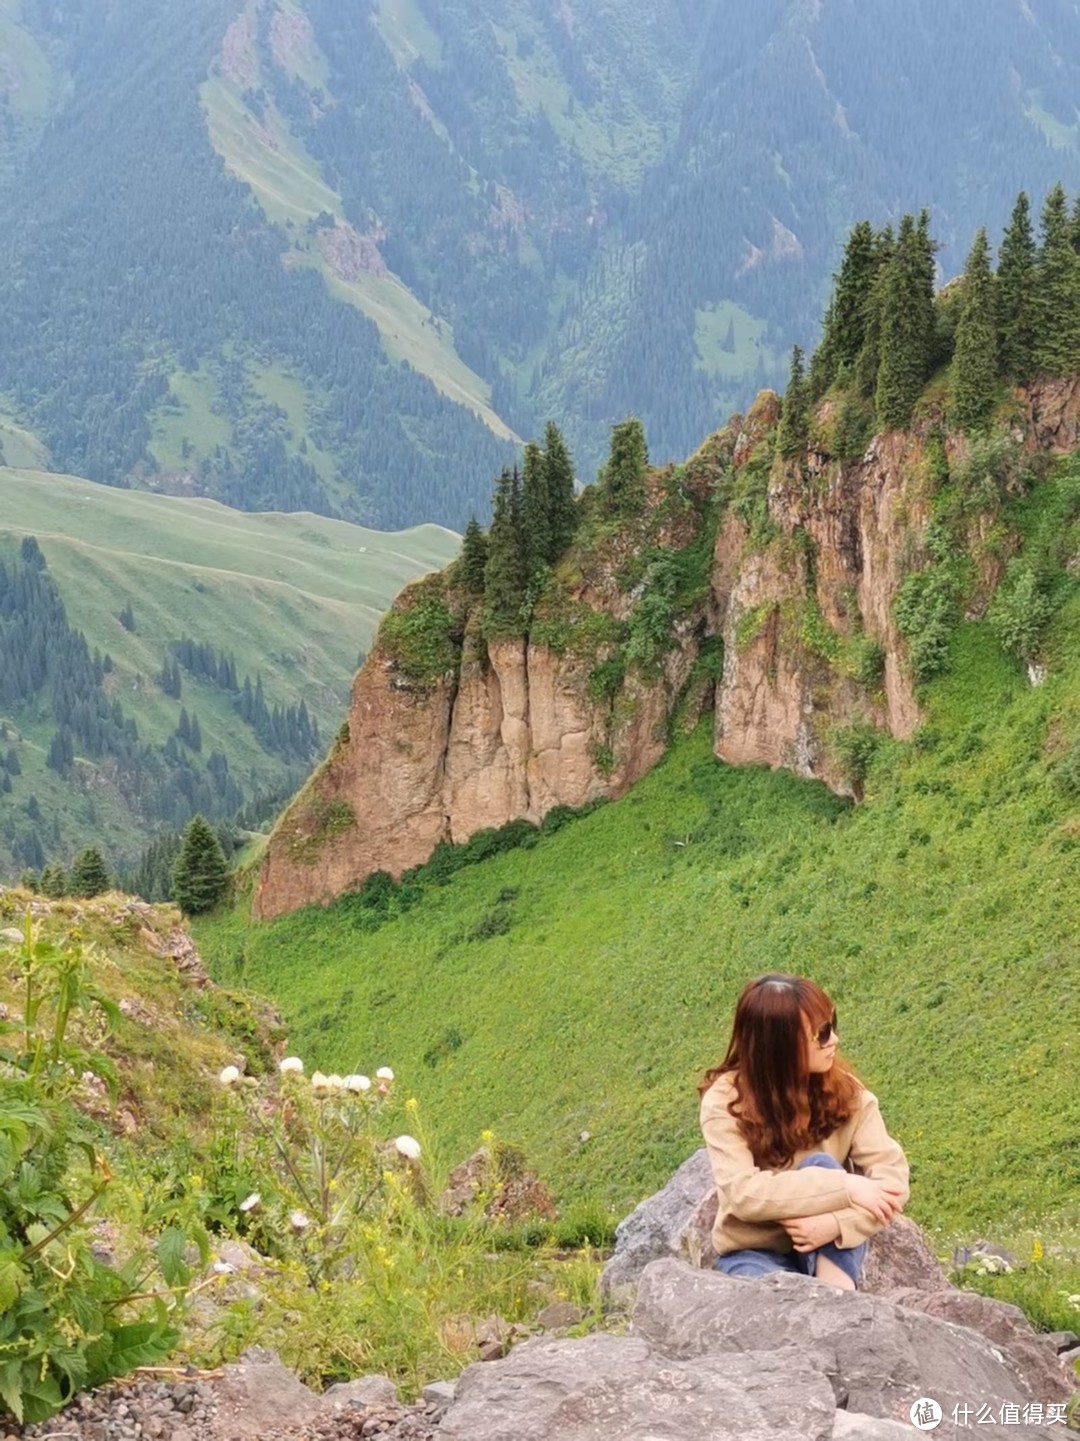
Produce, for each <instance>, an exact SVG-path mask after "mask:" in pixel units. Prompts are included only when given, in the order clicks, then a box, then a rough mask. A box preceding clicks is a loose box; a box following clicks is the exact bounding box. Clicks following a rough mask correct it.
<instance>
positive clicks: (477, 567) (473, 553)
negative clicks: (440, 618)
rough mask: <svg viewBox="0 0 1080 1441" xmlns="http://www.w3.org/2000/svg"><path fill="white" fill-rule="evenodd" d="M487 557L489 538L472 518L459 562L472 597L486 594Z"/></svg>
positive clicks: (466, 528) (464, 582) (473, 517)
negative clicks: (485, 570)
mask: <svg viewBox="0 0 1080 1441" xmlns="http://www.w3.org/2000/svg"><path fill="white" fill-rule="evenodd" d="M487 555H488V543H487V536H486V535H485V534H484V532H483V531H482V530H481V529H480V522H479V521H478V520H477V519H476V517H475V516H472V517H470V520H469V523H468V525H467V526H466V527H465V538H464V540H463V541H462V543H461V556H460V558H459V560H458V575H459V576H460V578H461V584H462V585H463V586H464V587H465V589H466V590H467V591H468V593H469V594H470V595H483V593H484V567H485V566H486V565H487ZM360 665H363V661H360Z"/></svg>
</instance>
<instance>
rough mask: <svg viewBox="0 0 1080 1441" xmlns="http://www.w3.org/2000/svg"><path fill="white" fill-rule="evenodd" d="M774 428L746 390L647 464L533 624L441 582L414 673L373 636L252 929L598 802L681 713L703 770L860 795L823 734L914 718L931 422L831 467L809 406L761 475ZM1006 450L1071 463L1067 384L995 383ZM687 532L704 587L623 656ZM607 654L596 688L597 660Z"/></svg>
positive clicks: (650, 753) (893, 730) (1072, 391)
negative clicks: (714, 764) (726, 415)
mask: <svg viewBox="0 0 1080 1441" xmlns="http://www.w3.org/2000/svg"><path fill="white" fill-rule="evenodd" d="M778 414H779V402H778V400H777V397H776V396H775V395H773V394H772V393H771V392H764V393H763V394H762V396H760V397H759V399H758V401H757V402H756V403H755V405H754V407H753V408H752V410H751V411H750V413H749V414H748V415H747V416H746V417H745V419H744V418H743V417H735V418H733V420H732V421H731V423H730V424H729V425H728V426H727V427H726V428H725V430H723V431H721V432H718V433H717V435H716V436H713V437H711V438H710V440H709V441H707V442H706V444H705V445H704V446H703V447H702V449H701V451H700V452H699V453H698V455H697V456H695V457H694V458H693V459H692V460H691V461H690V462H689V463H688V464H687V466H686V467H685V468H683V469H681V470H680V469H678V468H669V469H668V470H667V471H664V472H654V473H653V475H652V478H651V481H650V488H649V493H648V496H647V499H646V504H645V506H644V508H643V514H642V515H641V516H638V517H634V518H631V520H629V521H627V522H626V523H625V526H624V529H623V531H622V533H621V534H618V535H614V534H612V532H611V527H607V528H606V529H605V527H603V526H601V527H598V528H596V529H595V530H594V532H593V535H592V539H591V540H590V541H589V542H588V543H586V544H584V545H580V546H578V547H576V548H575V550H574V551H573V552H572V553H571V556H570V563H569V564H568V565H567V566H565V567H560V569H559V571H558V572H557V573H556V576H555V578H554V580H553V582H552V585H551V587H550V590H549V593H548V594H547V595H546V597H545V598H542V599H541V605H540V612H538V617H540V618H542V619H543V620H544V622H545V623H544V624H540V625H537V624H535V623H534V625H533V628H532V630H531V632H530V635H529V636H528V637H526V636H516V637H505V636H502V637H491V638H489V639H487V640H486V641H485V640H484V639H483V626H482V624H481V616H480V614H479V612H478V610H477V608H476V606H475V604H472V606H471V608H470V602H469V601H468V598H465V599H463V598H462V597H461V596H460V595H455V594H454V593H453V585H454V582H453V578H452V575H448V576H444V577H442V578H440V580H439V585H440V586H441V590H439V593H438V601H437V604H438V605H439V606H443V607H444V613H445V615H446V618H447V620H448V622H450V623H451V628H452V634H451V633H450V632H448V634H447V636H446V637H443V640H444V641H445V646H446V649H445V653H444V652H439V654H440V655H442V656H443V657H444V659H445V664H441V666H438V667H436V668H435V669H434V670H433V671H431V670H428V669H424V670H423V671H422V673H420V674H418V673H417V670H416V667H415V666H414V667H413V668H412V669H410V667H409V666H408V665H406V664H403V661H402V656H401V653H400V648H397V647H395V646H394V645H393V644H391V643H390V642H389V641H387V639H386V638H385V635H383V634H381V635H380V642H379V644H378V645H376V647H375V648H374V650H373V651H372V653H371V655H370V656H369V658H368V660H367V662H366V664H365V666H364V668H363V670H361V672H360V673H359V675H358V676H357V678H356V681H355V684H354V688H353V695H352V705H351V708H350V713H349V720H348V725H347V727H346V728H345V731H344V733H343V735H342V737H341V738H339V740H338V742H337V744H336V745H335V747H334V749H333V751H332V752H331V754H330V756H329V758H328V760H327V761H326V763H325V764H324V766H323V767H322V768H321V769H320V771H319V772H318V773H317V774H316V775H315V777H314V778H313V779H312V781H311V782H310V783H309V784H308V786H307V787H306V788H305V790H304V791H302V792H301V793H300V795H299V796H298V797H297V799H296V800H295V801H294V802H293V804H292V805H291V806H290V807H289V809H288V811H287V812H286V813H285V815H284V816H283V817H282V819H281V821H280V822H279V824H278V826H277V828H276V830H275V832H274V834H273V836H272V837H271V840H270V844H269V846H268V848H267V852H266V855H265V858H264V861H263V866H262V871H261V875H260V879H259V884H258V888H257V892H256V896H255V902H254V908H255V912H256V914H257V915H258V916H259V917H262V918H269V917H273V916H277V915H280V914H282V913H283V912H286V911H289V910H293V909H295V908H296V907H298V906H302V905H306V904H311V903H313V902H321V903H326V902H329V901H331V900H333V899H334V898H336V897H337V896H339V895H340V894H341V893H342V892H344V891H347V890H349V889H351V888H355V887H356V886H358V885H359V884H361V883H362V882H363V881H364V879H365V878H366V877H367V876H369V875H370V874H371V873H372V872H375V871H388V872H390V874H391V875H393V876H394V877H395V878H396V877H399V876H400V875H401V874H402V873H403V872H404V871H406V870H408V869H410V868H411V867H413V866H415V865H418V864H420V863H422V862H424V861H426V860H427V859H428V857H429V856H430V855H431V853H432V851H433V850H434V848H435V847H436V846H437V845H438V844H439V843H440V842H442V841H449V842H453V843H461V842H464V841H467V840H468V839H469V838H470V837H471V836H473V835H474V834H475V833H476V832H477V831H480V830H484V829H486V828H489V827H499V826H502V825H505V824H506V823H507V822H510V821H514V820H518V819H524V820H528V821H532V822H539V821H540V820H542V818H543V817H544V816H545V815H546V814H547V813H548V812H549V811H550V810H552V809H553V808H554V807H557V806H569V807H575V808H576V807H580V806H582V805H584V804H586V803H587V802H589V801H591V800H594V799H596V798H598V797H617V796H619V795H621V794H622V793H623V792H624V791H625V790H626V789H627V788H628V787H629V786H631V785H632V784H633V783H634V782H635V781H637V780H638V779H639V778H640V777H641V776H643V775H645V774H646V772H647V771H649V770H650V769H651V767H652V766H653V765H654V764H655V763H656V761H657V760H659V758H660V756H661V755H662V754H663V752H664V749H665V746H666V743H667V738H668V735H669V734H670V729H671V722H672V719H673V716H674V715H675V714H676V712H679V711H680V710H681V711H682V712H683V713H684V714H687V715H688V716H689V718H690V719H693V718H695V717H696V715H697V714H699V713H700V711H701V708H702V707H703V706H706V707H707V706H712V707H713V708H714V712H715V720H714V727H715V732H714V734H715V741H714V745H715V751H716V754H717V756H718V757H719V758H720V759H721V760H724V761H727V762H729V763H732V764H742V763H747V762H750V763H757V764H765V765H769V766H783V767H787V768H790V769H792V770H794V771H796V772H798V773H799V774H801V775H805V776H814V777H818V778H819V779H822V780H824V781H825V782H826V783H827V784H829V785H830V786H832V787H833V788H834V789H835V790H838V791H841V792H844V793H847V794H853V795H855V796H856V797H858V795H859V784H860V782H859V777H858V776H857V775H856V774H854V773H853V771H852V767H851V765H850V757H849V756H848V757H845V753H844V740H845V733H847V737H848V739H849V741H850V739H851V737H852V736H853V735H855V733H856V732H858V731H860V730H865V729H867V728H871V727H872V728H876V729H880V730H885V731H888V732H889V733H890V734H892V735H893V736H896V737H898V738H901V739H903V738H906V737H909V736H910V735H911V734H912V732H913V731H914V729H915V727H916V725H917V724H918V721H919V707H918V702H917V698H916V694H915V689H914V685H913V682H912V679H911V674H910V669H909V663H908V655H907V649H906V644H905V642H904V639H903V637H902V636H901V635H900V633H899V631H898V628H897V624H896V620H895V618H894V603H895V601H896V597H897V594H898V592H899V591H900V588H901V586H902V584H903V582H904V579H905V577H906V576H907V575H908V574H909V573H910V572H911V570H912V569H918V568H920V567H921V566H922V565H923V564H925V563H926V560H927V547H926V539H925V529H926V525H927V522H928V519H929V516H930V502H931V498H932V493H933V482H932V479H931V478H930V472H931V470H932V465H931V456H930V453H929V452H930V446H931V443H934V444H936V443H937V441H936V439H934V437H935V436H937V435H940V431H941V420H942V418H941V416H940V415H938V416H936V417H934V416H929V415H928V416H926V417H924V418H923V419H922V420H921V421H920V422H919V423H918V424H916V425H915V426H913V428H912V429H911V430H910V431H906V432H895V431H894V432H885V433H882V434H880V435H877V436H875V437H874V438H873V439H872V440H871V441H870V442H869V444H868V448H867V450H866V452H865V453H864V455H863V456H862V457H861V458H860V459H858V460H856V461H848V462H842V461H840V460H838V459H836V458H834V457H833V456H832V454H831V451H832V449H833V448H834V447H833V445H832V442H831V441H830V440H829V439H828V437H829V435H830V434H831V433H834V432H835V429H836V424H837V420H836V417H835V416H832V415H830V414H829V409H828V405H827V404H826V405H825V406H823V407H822V410H821V412H820V413H819V415H818V417H817V418H816V422H815V425H816V431H815V434H816V435H817V437H818V439H817V440H816V442H815V445H816V447H817V448H812V449H811V450H810V451H808V452H807V454H806V455H805V456H803V457H800V458H798V459H796V460H788V461H781V460H778V459H776V458H775V457H774V447H773V436H774V433H775V427H776V422H777V418H778ZM1003 434H1005V433H1004V432H1003ZM1006 438H1007V439H1008V440H1009V443H1010V444H1012V445H1013V446H1014V447H1020V446H1022V445H1027V446H1028V447H1029V448H1030V449H1032V450H1038V451H1043V452H1062V451H1066V450H1070V449H1073V448H1075V447H1076V446H1077V445H1078V444H1080V380H1073V381H1053V382H1045V383H1040V384H1039V385H1035V386H1032V387H1030V388H1028V389H1026V390H1019V391H1017V393H1016V410H1015V419H1014V421H1013V422H1012V430H1011V437H1010V436H1006ZM967 451H968V443H967V441H966V440H964V438H963V437H961V436H946V437H945V438H944V442H943V451H942V454H943V455H944V457H945V459H946V461H947V463H948V465H949V466H950V467H951V466H953V465H957V466H962V465H963V464H964V463H965V458H966V455H967ZM755 487H756V488H755ZM718 513H719V521H718V523H716V524H715V525H714V519H715V517H716V516H717V514H718ZM992 518H993V515H992V513H991V512H985V513H984V514H983V515H982V516H981V518H976V519H974V520H973V521H972V522H971V525H972V531H971V548H972V550H973V553H975V555H976V560H977V565H976V570H977V572H978V576H979V580H978V587H977V588H978V590H979V592H980V594H981V595H982V596H983V601H982V604H985V597H987V596H988V595H989V594H990V593H991V592H992V590H993V587H994V585H996V583H997V580H998V578H999V577H1000V573H1001V567H1002V565H1003V560H1002V554H1001V548H1000V547H999V546H998V547H990V546H986V547H981V542H982V540H983V539H985V536H984V534H983V531H984V530H985V529H986V528H987V526H988V525H989V520H991V519H992ZM706 527H713V529H709V530H708V535H709V536H712V535H713V533H714V532H715V544H714V547H713V555H712V570H711V585H710V584H709V583H708V577H706V581H705V584H703V586H702V587H701V591H702V593H701V595H700V596H698V597H697V599H696V600H695V601H694V604H693V607H692V608H691V609H690V610H683V611H681V612H679V613H678V615H677V616H675V617H673V618H672V620H671V623H670V626H669V630H668V634H667V635H666V637H665V638H664V644H663V645H661V646H660V647H659V648H658V649H659V651H660V652H662V653H661V654H658V655H657V654H652V657H651V659H650V660H649V662H648V663H647V664H643V663H642V662H641V659H640V647H639V648H638V649H637V650H635V640H634V636H635V631H634V627H635V624H636V623H637V621H638V620H640V619H641V618H642V615H643V607H646V606H647V605H648V603H649V601H650V595H651V592H650V565H654V564H655V557H656V556H657V555H662V554H664V553H669V554H679V553H681V554H683V555H685V554H686V553H687V548H688V547H693V546H694V544H695V543H697V542H699V541H700V539H701V537H702V535H703V534H705V529H706ZM980 527H982V529H980ZM710 543H711V542H710ZM590 546H591V547H592V548H591V549H590ZM635 566H636V568H635ZM633 575H636V576H637V577H638V578H637V580H636V582H634V581H633V580H632V579H631V580H630V581H628V576H633ZM431 594H432V592H431V585H430V582H420V583H418V585H416V586H413V587H410V588H409V589H408V590H407V591H406V592H404V593H403V595H402V597H400V598H399V600H398V602H396V603H395V607H394V610H393V612H392V613H391V614H392V617H393V616H397V617H399V618H400V617H403V616H408V615H409V613H410V610H411V609H415V608H416V606H417V605H418V603H427V602H426V601H424V602H418V597H427V598H428V600H430V596H431ZM545 605H547V607H548V613H547V614H546V615H543V614H542V613H543V609H544V606H545ZM385 629H386V627H384V632H385ZM638 638H639V639H640V636H639V637H638ZM718 640H722V657H723V660H722V669H721V675H720V678H719V681H718V682H716V681H715V680H714V679H712V678H710V679H708V680H706V681H705V682H704V683H703V684H701V685H700V686H699V689H698V690H697V691H696V692H695V693H694V694H693V695H692V696H690V698H689V705H688V697H687V691H688V687H690V683H691V682H692V681H693V680H694V677H695V676H697V675H698V672H697V671H696V670H695V665H696V663H697V662H698V660H699V657H700V656H701V654H702V647H703V645H704V644H705V643H706V642H708V643H710V644H712V645H716V644H717V641H718ZM646 649H648V647H646ZM616 661H618V662H619V664H618V666H616V667H615V670H614V671H613V672H611V673H612V674H614V675H615V682H614V685H609V684H607V680H609V679H610V675H609V676H607V677H605V676H604V675H603V668H604V665H605V664H608V665H609V667H610V666H612V665H614V663H615V662H616ZM710 675H711V676H714V675H715V672H710ZM598 682H603V683H598ZM855 738H856V739H857V735H856V737H855Z"/></svg>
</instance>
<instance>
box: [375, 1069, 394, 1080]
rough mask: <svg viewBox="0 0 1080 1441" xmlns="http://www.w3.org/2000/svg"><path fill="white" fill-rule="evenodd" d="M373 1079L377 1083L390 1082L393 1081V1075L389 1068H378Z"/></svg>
mask: <svg viewBox="0 0 1080 1441" xmlns="http://www.w3.org/2000/svg"><path fill="white" fill-rule="evenodd" d="M375 1079H376V1080H377V1081H392V1080H393V1079H394V1073H393V1071H392V1070H391V1069H390V1067H389V1066H380V1067H379V1069H378V1070H377V1071H376V1072H375Z"/></svg>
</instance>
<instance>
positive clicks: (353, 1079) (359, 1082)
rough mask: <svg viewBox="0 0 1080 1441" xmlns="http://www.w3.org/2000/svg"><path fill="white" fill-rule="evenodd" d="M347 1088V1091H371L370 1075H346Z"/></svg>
mask: <svg viewBox="0 0 1080 1441" xmlns="http://www.w3.org/2000/svg"><path fill="white" fill-rule="evenodd" d="M345 1089H346V1090H347V1091H356V1092H359V1091H370V1090H371V1079H370V1077H368V1076H346V1077H345Z"/></svg>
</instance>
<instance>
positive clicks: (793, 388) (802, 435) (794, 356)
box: [776, 345, 810, 459]
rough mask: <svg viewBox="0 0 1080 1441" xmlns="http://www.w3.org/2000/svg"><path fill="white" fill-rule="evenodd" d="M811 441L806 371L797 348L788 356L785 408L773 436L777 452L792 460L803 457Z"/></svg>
mask: <svg viewBox="0 0 1080 1441" xmlns="http://www.w3.org/2000/svg"><path fill="white" fill-rule="evenodd" d="M809 439H810V396H809V394H808V390H807V382H806V367H805V365H804V362H803V353H802V350H801V349H800V348H799V346H797V345H796V346H795V347H794V349H793V350H792V352H791V374H790V376H789V377H788V385H787V390H785V391H784V408H783V410H782V412H781V415H780V427H779V430H778V431H777V435H776V448H777V450H778V451H779V452H780V454H781V455H783V456H785V457H787V458H789V459H790V458H791V457H792V456H796V455H802V454H803V453H804V451H805V450H806V447H807V444H808V443H809Z"/></svg>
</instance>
